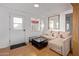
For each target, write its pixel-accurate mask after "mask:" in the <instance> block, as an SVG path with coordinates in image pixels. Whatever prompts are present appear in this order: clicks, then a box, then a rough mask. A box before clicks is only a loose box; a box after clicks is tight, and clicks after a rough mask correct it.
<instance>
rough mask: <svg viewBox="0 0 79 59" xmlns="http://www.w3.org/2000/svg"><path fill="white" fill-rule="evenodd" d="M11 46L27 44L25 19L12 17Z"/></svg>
mask: <svg viewBox="0 0 79 59" xmlns="http://www.w3.org/2000/svg"><path fill="white" fill-rule="evenodd" d="M9 23H10V29H9V30H10V45H15V44H19V43H23V42H25V27H24V17H22V16H15V15H11V16H10V22H9Z"/></svg>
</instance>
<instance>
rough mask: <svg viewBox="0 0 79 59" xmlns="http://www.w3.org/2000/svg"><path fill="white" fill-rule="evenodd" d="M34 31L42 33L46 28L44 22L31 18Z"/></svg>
mask: <svg viewBox="0 0 79 59" xmlns="http://www.w3.org/2000/svg"><path fill="white" fill-rule="evenodd" d="M31 25H32V31H42V30H43V28H44V24H43V21H41V20H40V19H35V18H31Z"/></svg>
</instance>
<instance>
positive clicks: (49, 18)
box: [48, 15, 60, 31]
mask: <svg viewBox="0 0 79 59" xmlns="http://www.w3.org/2000/svg"><path fill="white" fill-rule="evenodd" d="M56 16H57V17H58V23H59V26H58V28H53V29H54V30H60V15H54V16H50V17H48V29H49V30H50V24H49V23H50V20H51V18H52V17H56ZM53 27H54V26H53ZM51 31H52V30H51Z"/></svg>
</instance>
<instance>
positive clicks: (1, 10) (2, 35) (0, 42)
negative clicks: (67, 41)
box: [0, 6, 72, 48]
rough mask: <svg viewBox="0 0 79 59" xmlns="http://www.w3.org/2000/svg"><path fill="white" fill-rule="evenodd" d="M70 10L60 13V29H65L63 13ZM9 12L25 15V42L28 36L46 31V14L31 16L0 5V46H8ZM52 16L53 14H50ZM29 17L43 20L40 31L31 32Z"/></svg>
mask: <svg viewBox="0 0 79 59" xmlns="http://www.w3.org/2000/svg"><path fill="white" fill-rule="evenodd" d="M70 12H72V11H65V12H62V13H60V22H61V23H60V30H62V31H65V25H64V23H65V14H67V13H70ZM11 14H17V15H23V16H24V17H25V20H24V21H25V29H26V42H28V37H29V36H38V35H41V34H43V33H46V32H47V31H48V17H47V16H45V15H44V16H39V17H38V16H33V14H29V13H24V12H21V11H17V10H12V9H9V8H5V7H1V6H0V48H4V47H8V46H9V45H10V44H9V40H10V39H9V16H10V15H11ZM51 16H53V15H51ZM31 17H37V18H40V19H41V20H42V21H43V22H44V29H43V31H40V32H32V28H31V20H30V19H31Z"/></svg>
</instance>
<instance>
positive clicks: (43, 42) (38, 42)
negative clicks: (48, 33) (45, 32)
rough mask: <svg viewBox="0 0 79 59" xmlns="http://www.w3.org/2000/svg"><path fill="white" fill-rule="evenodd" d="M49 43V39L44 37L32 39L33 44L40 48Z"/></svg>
mask: <svg viewBox="0 0 79 59" xmlns="http://www.w3.org/2000/svg"><path fill="white" fill-rule="evenodd" d="M47 44H48V41H47V40H46V39H44V38H41V37H38V38H35V39H32V45H33V46H35V47H36V48H38V49H42V48H44V47H46V46H47Z"/></svg>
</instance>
